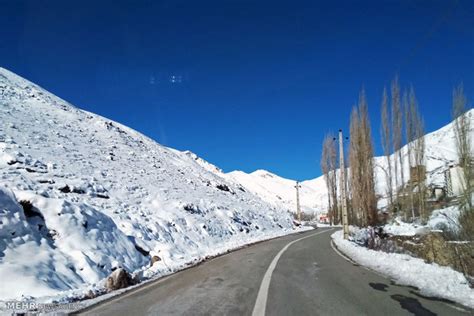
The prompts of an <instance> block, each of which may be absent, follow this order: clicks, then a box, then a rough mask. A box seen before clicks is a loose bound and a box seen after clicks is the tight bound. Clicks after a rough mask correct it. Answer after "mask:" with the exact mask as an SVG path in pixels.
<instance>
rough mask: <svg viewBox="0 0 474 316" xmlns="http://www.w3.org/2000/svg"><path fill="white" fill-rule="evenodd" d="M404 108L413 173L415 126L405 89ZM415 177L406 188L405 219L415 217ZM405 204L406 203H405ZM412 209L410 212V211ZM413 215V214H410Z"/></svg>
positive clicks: (410, 166) (409, 156)
mask: <svg viewBox="0 0 474 316" xmlns="http://www.w3.org/2000/svg"><path fill="white" fill-rule="evenodd" d="M403 109H404V111H405V116H404V117H405V139H406V140H407V145H406V148H407V157H408V169H409V170H410V174H411V170H412V169H411V168H412V166H413V160H414V159H413V147H414V143H413V141H414V140H415V137H414V133H413V130H414V127H413V120H412V116H411V108H410V103H409V101H408V93H407V92H406V91H405V92H404V93H403ZM413 190H414V186H413V178H411V179H409V181H408V184H407V188H406V190H404V191H405V192H406V193H407V195H408V201H409V209H405V219H406V220H407V219H408V218H410V217H411V219H412V220H413V219H414V218H415V200H414V196H413ZM404 206H405V205H404ZM408 211H410V213H408ZM410 215H411V216H410Z"/></svg>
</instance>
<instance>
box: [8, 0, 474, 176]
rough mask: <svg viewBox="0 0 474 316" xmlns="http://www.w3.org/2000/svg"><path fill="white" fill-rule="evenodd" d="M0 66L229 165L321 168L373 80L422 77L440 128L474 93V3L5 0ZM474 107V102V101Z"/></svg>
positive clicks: (300, 170)
mask: <svg viewBox="0 0 474 316" xmlns="http://www.w3.org/2000/svg"><path fill="white" fill-rule="evenodd" d="M0 6H1V9H0V39H1V40H0V66H2V67H5V68H7V69H9V70H11V71H14V72H16V73H18V74H20V75H21V76H24V77H26V78H27V79H29V80H31V81H33V82H35V83H38V84H40V85H41V86H43V87H44V88H46V89H48V90H50V91H51V92H53V93H55V94H57V95H58V96H60V97H62V98H64V99H66V100H68V101H69V102H71V103H73V104H75V105H76V106H78V107H80V108H83V109H86V110H88V111H92V112H95V113H98V114H100V115H103V116H106V117H108V118H110V119H113V120H116V121H119V122H121V123H123V124H126V125H128V126H130V127H132V128H134V129H136V130H138V131H140V132H142V133H144V134H146V135H148V136H150V137H151V138H153V139H155V140H157V141H158V142H160V143H162V144H164V145H167V146H170V147H173V148H177V149H180V150H191V151H193V152H195V153H197V154H198V155H199V156H201V157H203V158H205V159H206V160H208V161H210V162H212V163H214V164H216V165H218V166H219V167H221V168H223V169H224V170H225V171H231V170H234V169H240V170H244V171H247V172H251V171H253V170H255V169H267V170H270V171H272V172H275V173H277V174H279V175H281V176H284V177H289V178H293V179H300V180H303V179H309V178H313V177H315V176H318V175H320V173H321V172H320V168H319V158H320V152H321V148H320V147H321V142H322V139H323V137H324V134H325V133H326V132H329V131H337V130H338V129H339V128H342V129H344V130H347V129H348V123H349V122H348V119H349V113H350V109H351V107H352V105H353V104H354V103H355V102H356V100H357V97H358V93H359V90H360V88H361V87H362V86H364V87H365V89H366V93H367V96H368V101H369V110H370V115H371V119H372V129H373V136H374V141H375V144H376V149H377V152H378V153H379V152H380V146H379V107H380V99H381V94H382V89H383V87H384V85H388V84H389V83H390V81H391V79H392V78H393V77H394V75H395V74H396V73H399V75H400V82H401V84H402V85H403V86H408V85H410V84H413V86H414V87H415V90H416V93H417V97H418V100H419V103H420V110H421V112H422V114H423V115H424V118H425V123H426V129H427V131H432V130H435V129H437V128H439V127H441V126H442V125H444V124H446V123H448V122H449V120H450V103H451V93H452V88H453V87H454V86H455V85H457V84H458V83H460V82H464V86H465V91H466V94H467V96H468V98H469V99H470V100H473V98H474V1H462V0H459V1H412V0H410V1H408V0H407V1H398V0H397V1H388V0H384V1H324V2H321V1H284V2H283V1H232V0H227V1H178V0H174V1H131V0H130V1H105V0H101V1H52V0H49V1H36V0H34V1H22V0H0ZM471 104H472V103H471Z"/></svg>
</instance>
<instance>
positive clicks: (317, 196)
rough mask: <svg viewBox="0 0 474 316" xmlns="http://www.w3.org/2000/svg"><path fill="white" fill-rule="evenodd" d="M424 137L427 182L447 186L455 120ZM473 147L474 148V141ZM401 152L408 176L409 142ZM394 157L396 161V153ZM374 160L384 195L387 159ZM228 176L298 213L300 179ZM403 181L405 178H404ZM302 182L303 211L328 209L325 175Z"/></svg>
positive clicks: (454, 156)
mask: <svg viewBox="0 0 474 316" xmlns="http://www.w3.org/2000/svg"><path fill="white" fill-rule="evenodd" d="M467 115H468V117H469V118H470V122H471V130H472V131H473V132H472V136H471V141H474V130H473V128H474V110H473V109H471V110H469V111H468V113H467ZM424 138H425V146H426V151H425V156H426V170H427V183H428V185H431V186H434V185H436V186H444V181H445V179H444V171H445V170H447V169H448V168H449V166H450V165H452V164H455V163H456V161H457V153H456V147H455V137H454V125H453V123H452V122H451V123H449V124H447V125H445V126H443V127H442V128H440V129H438V130H436V131H434V132H431V133H428V134H426V135H425V136H424ZM472 146H473V148H474V144H472ZM401 152H402V157H403V160H404V174H405V175H408V174H409V168H408V157H407V146H406V145H405V146H404V147H403V148H402V149H401ZM391 160H392V164H393V161H394V158H393V155H392V156H391ZM374 161H375V180H376V192H377V194H378V195H380V196H385V195H386V178H385V171H384V170H386V169H387V161H386V158H385V157H375V160H374ZM226 175H227V177H229V178H230V179H231V180H233V181H235V182H237V183H240V184H241V185H242V186H243V187H245V188H246V189H248V190H249V191H251V192H253V193H254V194H255V195H258V196H259V197H261V198H262V199H263V200H265V201H267V202H268V203H270V204H272V205H275V206H281V207H283V208H286V209H288V210H290V211H292V212H296V190H295V183H296V181H294V180H290V179H285V178H282V177H279V176H277V175H275V174H273V173H271V172H269V171H266V170H257V171H254V172H252V173H245V172H242V171H232V172H229V173H227V174H226ZM399 180H400V181H401V179H399ZM300 184H301V187H302V188H301V190H300V203H301V207H302V211H304V212H307V213H316V214H318V213H323V212H327V207H328V198H327V188H326V184H325V181H324V176H320V177H317V178H315V179H312V180H307V181H303V182H301V183H300ZM379 203H380V204H379V205H380V206H383V205H385V203H386V201H385V200H384V199H381V200H380V201H379Z"/></svg>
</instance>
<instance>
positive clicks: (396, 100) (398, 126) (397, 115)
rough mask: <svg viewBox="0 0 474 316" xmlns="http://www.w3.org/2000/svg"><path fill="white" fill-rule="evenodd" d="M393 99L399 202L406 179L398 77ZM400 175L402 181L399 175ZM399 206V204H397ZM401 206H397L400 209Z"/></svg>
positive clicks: (394, 150)
mask: <svg viewBox="0 0 474 316" xmlns="http://www.w3.org/2000/svg"><path fill="white" fill-rule="evenodd" d="M391 97H392V102H391V103H392V104H391V108H392V146H393V153H394V163H393V170H394V173H393V174H394V180H395V181H394V182H395V189H396V190H397V196H396V197H397V200H398V198H399V194H398V191H399V189H400V188H402V187H403V185H404V183H405V179H404V171H403V156H402V152H401V148H402V145H403V135H402V129H403V114H402V110H401V105H400V86H399V84H398V76H397V77H395V79H394V80H393V81H392V85H391ZM399 174H400V179H399V178H398V175H399ZM397 204H398V203H397ZM399 208H400V206H397V209H399Z"/></svg>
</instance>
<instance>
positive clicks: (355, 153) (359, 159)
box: [349, 90, 378, 226]
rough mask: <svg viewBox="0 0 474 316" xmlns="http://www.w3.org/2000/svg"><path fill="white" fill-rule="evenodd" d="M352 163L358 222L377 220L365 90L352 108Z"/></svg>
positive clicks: (350, 160)
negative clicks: (356, 104)
mask: <svg viewBox="0 0 474 316" xmlns="http://www.w3.org/2000/svg"><path fill="white" fill-rule="evenodd" d="M349 148H350V150H349V163H350V168H351V172H350V173H351V174H350V182H351V184H350V185H351V187H352V208H353V211H354V213H355V215H356V216H355V217H356V220H357V223H358V225H360V226H367V225H375V224H376V223H377V220H378V218H377V199H376V195H375V178H374V162H373V143H372V137H371V128H370V121H369V113H368V105H367V100H366V97H365V91H364V90H362V91H361V93H360V95H359V104H358V106H357V107H354V108H353V109H352V113H351V122H350V146H349Z"/></svg>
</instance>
